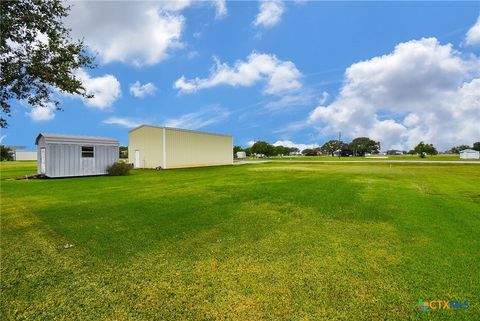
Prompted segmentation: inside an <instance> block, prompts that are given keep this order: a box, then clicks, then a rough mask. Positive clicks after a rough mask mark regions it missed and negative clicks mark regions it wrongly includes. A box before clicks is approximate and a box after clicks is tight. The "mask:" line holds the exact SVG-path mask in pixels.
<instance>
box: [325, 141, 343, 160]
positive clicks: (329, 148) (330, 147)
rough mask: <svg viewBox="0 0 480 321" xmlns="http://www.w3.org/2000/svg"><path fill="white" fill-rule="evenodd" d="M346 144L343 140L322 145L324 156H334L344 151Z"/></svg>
mask: <svg viewBox="0 0 480 321" xmlns="http://www.w3.org/2000/svg"><path fill="white" fill-rule="evenodd" d="M343 145H344V143H343V142H342V141H341V140H335V139H333V140H329V141H328V142H326V143H325V144H323V145H322V151H323V153H324V154H327V155H331V156H334V154H335V152H337V151H338V150H341V149H342V146H343Z"/></svg>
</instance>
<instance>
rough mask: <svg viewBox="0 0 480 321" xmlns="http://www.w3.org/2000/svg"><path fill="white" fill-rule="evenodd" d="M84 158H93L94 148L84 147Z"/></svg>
mask: <svg viewBox="0 0 480 321" xmlns="http://www.w3.org/2000/svg"><path fill="white" fill-rule="evenodd" d="M82 158H93V146H82Z"/></svg>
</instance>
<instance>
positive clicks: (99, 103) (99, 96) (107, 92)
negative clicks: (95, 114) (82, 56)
mask: <svg viewBox="0 0 480 321" xmlns="http://www.w3.org/2000/svg"><path fill="white" fill-rule="evenodd" d="M75 75H76V76H77V77H78V78H79V79H80V80H81V81H82V83H83V86H84V87H85V89H86V92H87V94H93V95H94V97H93V98H89V99H86V98H85V99H83V101H84V102H85V104H86V105H87V106H89V107H93V108H98V109H101V110H103V109H106V108H108V107H110V106H111V105H112V104H113V103H114V102H115V101H116V100H117V99H118V98H120V96H121V95H122V92H121V90H120V82H119V81H118V80H117V78H115V77H114V76H112V75H104V76H101V77H91V76H90V75H89V74H87V73H86V72H85V71H84V70H78V71H77V72H76V73H75Z"/></svg>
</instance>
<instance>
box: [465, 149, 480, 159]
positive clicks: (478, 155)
mask: <svg viewBox="0 0 480 321" xmlns="http://www.w3.org/2000/svg"><path fill="white" fill-rule="evenodd" d="M460 158H461V159H480V152H479V151H478V150H474V149H464V150H462V151H460Z"/></svg>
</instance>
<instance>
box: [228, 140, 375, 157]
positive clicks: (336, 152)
mask: <svg viewBox="0 0 480 321" xmlns="http://www.w3.org/2000/svg"><path fill="white" fill-rule="evenodd" d="M240 151H244V152H245V153H246V154H247V156H252V155H265V156H267V157H270V156H280V155H292V154H298V153H299V152H300V150H299V149H298V148H296V147H285V146H273V145H272V144H269V143H267V142H265V141H258V142H255V143H254V144H253V145H252V146H251V147H249V148H242V147H241V146H234V147H233V153H234V155H235V154H236V153H237V152H240ZM379 152H380V142H376V141H374V140H371V139H370V138H368V137H357V138H355V139H354V140H352V141H351V142H350V143H345V142H343V141H341V140H330V141H328V142H326V143H325V144H323V146H321V147H316V148H307V149H304V150H303V151H302V155H305V156H320V155H330V156H351V155H354V156H365V154H367V153H369V154H378V153H379Z"/></svg>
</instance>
